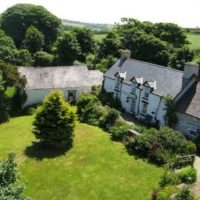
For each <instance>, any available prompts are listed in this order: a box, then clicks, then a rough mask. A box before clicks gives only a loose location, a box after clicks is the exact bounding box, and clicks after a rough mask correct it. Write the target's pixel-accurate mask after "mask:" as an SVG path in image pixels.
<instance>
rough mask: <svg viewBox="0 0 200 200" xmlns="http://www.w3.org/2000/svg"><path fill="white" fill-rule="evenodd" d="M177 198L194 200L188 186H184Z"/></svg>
mask: <svg viewBox="0 0 200 200" xmlns="http://www.w3.org/2000/svg"><path fill="white" fill-rule="evenodd" d="M176 200H194V197H193V196H192V194H191V193H190V191H189V189H188V188H183V189H182V190H181V191H179V192H178V193H177V195H176Z"/></svg>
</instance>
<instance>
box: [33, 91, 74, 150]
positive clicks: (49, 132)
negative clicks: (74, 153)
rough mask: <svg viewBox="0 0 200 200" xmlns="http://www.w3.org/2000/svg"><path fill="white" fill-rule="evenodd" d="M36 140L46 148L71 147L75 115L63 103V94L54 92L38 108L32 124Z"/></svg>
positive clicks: (65, 103)
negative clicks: (46, 146)
mask: <svg viewBox="0 0 200 200" xmlns="http://www.w3.org/2000/svg"><path fill="white" fill-rule="evenodd" d="M33 126H34V128H33V133H34V134H35V136H36V138H37V139H39V140H40V141H41V142H42V143H44V144H45V145H48V146H54V147H63V146H65V145H71V143H72V139H73V131H74V127H75V114H74V112H73V111H72V109H71V107H70V105H69V104H68V103H67V102H65V101H64V97H63V93H62V92H60V91H59V90H55V91H53V92H51V93H50V94H49V96H47V97H46V98H45V100H44V101H43V103H42V105H41V106H40V107H39V108H38V110H37V112H36V116H35V121H34V123H33Z"/></svg>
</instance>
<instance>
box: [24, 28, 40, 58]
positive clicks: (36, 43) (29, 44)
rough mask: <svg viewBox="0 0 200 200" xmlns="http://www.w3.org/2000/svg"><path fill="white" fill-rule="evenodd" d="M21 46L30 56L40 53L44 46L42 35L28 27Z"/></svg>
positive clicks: (35, 29)
mask: <svg viewBox="0 0 200 200" xmlns="http://www.w3.org/2000/svg"><path fill="white" fill-rule="evenodd" d="M23 46H24V47H25V48H27V49H28V50H29V51H30V52H31V53H32V54H33V53H35V52H36V51H40V50H41V49H42V47H43V46H44V35H43V34H42V32H40V31H39V30H38V29H37V28H35V27H34V26H30V27H29V28H28V29H27V31H26V34H25V38H24V40H23Z"/></svg>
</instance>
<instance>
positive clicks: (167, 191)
mask: <svg viewBox="0 0 200 200" xmlns="http://www.w3.org/2000/svg"><path fill="white" fill-rule="evenodd" d="M177 191H178V189H176V187H175V186H171V185H170V186H167V187H165V188H163V189H162V190H161V191H160V192H158V194H157V198H156V200H167V199H170V196H171V195H172V194H175V193H176V192H177Z"/></svg>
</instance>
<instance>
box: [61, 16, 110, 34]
mask: <svg viewBox="0 0 200 200" xmlns="http://www.w3.org/2000/svg"><path fill="white" fill-rule="evenodd" d="M62 23H63V25H64V26H73V27H85V28H90V29H93V30H99V31H103V30H108V29H110V28H112V26H113V25H112V24H100V23H97V24H95V23H85V22H79V21H73V20H68V19H62Z"/></svg>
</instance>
